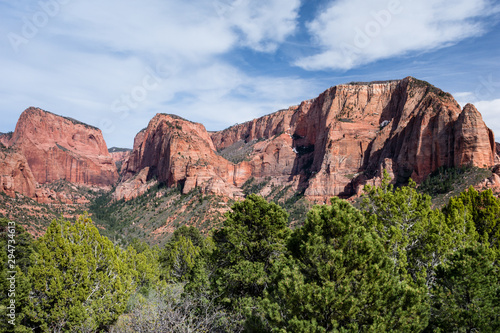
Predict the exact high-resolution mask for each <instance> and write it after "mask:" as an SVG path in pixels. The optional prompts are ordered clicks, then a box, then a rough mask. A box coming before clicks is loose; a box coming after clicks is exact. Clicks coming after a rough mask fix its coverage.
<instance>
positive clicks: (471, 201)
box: [443, 186, 500, 249]
mask: <svg viewBox="0 0 500 333" xmlns="http://www.w3.org/2000/svg"><path fill="white" fill-rule="evenodd" d="M443 212H444V213H445V215H446V216H447V220H448V224H449V225H450V227H451V228H454V229H459V228H460V229H463V232H464V233H465V234H466V235H468V238H467V240H469V241H472V240H479V241H481V242H482V243H485V244H486V243H487V244H489V246H491V247H494V248H496V249H500V199H498V198H496V197H495V196H494V195H493V192H492V191H491V189H488V190H486V191H483V192H478V191H476V190H475V189H474V188H473V187H472V186H471V187H470V188H469V190H468V191H465V192H462V193H460V195H459V196H458V197H455V198H451V199H450V201H449V203H448V205H446V206H445V207H444V208H443Z"/></svg>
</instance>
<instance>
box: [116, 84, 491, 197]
mask: <svg viewBox="0 0 500 333" xmlns="http://www.w3.org/2000/svg"><path fill="white" fill-rule="evenodd" d="M210 139H211V140H210ZM216 151H217V152H218V155H220V156H218V155H217V154H216ZM221 156H224V157H225V158H226V159H225V158H222V157H221ZM228 160H232V162H229V161H228ZM233 162H234V163H233ZM494 163H495V146H494V137H493V133H492V132H491V130H489V129H488V128H487V127H486V125H485V124H484V122H483V121H482V119H481V116H480V114H479V113H478V112H477V110H475V108H474V107H473V106H472V105H467V106H466V107H465V108H464V109H463V110H461V108H460V106H459V105H458V103H457V102H456V101H455V100H454V99H453V97H452V96H451V95H449V94H447V93H445V92H443V91H441V90H440V89H438V88H436V87H434V86H432V85H430V84H428V83H427V82H424V81H420V80H417V79H414V78H411V77H408V78H405V79H403V80H395V81H386V82H371V83H351V84H345V85H338V86H335V87H332V88H330V89H328V90H326V91H325V92H324V93H322V94H321V95H320V96H318V97H317V98H315V99H313V100H308V101H304V102H302V103H301V104H300V105H299V106H294V107H290V108H289V109H286V110H281V111H278V112H276V113H273V114H270V115H267V116H264V117H261V118H259V119H255V120H252V121H249V122H246V123H243V124H239V125H235V126H232V127H230V128H228V129H226V130H223V131H219V132H212V133H210V134H207V133H206V131H205V128H204V127H203V126H202V125H200V124H195V123H191V122H188V121H186V120H182V119H179V118H178V117H174V116H168V115H157V116H156V117H155V118H153V120H152V121H151V122H150V124H149V126H148V128H147V129H146V130H144V131H142V132H140V133H139V134H138V136H137V137H136V140H135V143H134V150H133V152H132V154H131V156H130V158H129V160H128V162H127V163H126V164H125V165H124V170H123V173H122V175H123V177H124V179H131V178H132V177H134V176H135V175H137V174H138V173H139V172H140V171H141V170H143V169H144V168H146V167H148V168H149V171H148V176H147V179H153V178H155V177H156V178H157V179H158V180H159V181H160V182H165V183H166V184H167V185H169V186H182V187H183V191H184V192H186V191H189V190H192V189H193V188H195V187H200V188H202V189H203V190H206V191H211V192H217V193H222V194H237V193H238V187H240V186H241V185H242V184H243V183H244V182H245V181H247V180H249V179H250V178H254V179H255V181H257V182H259V181H263V180H265V179H267V180H269V179H270V180H271V181H272V182H273V183H275V184H280V185H284V186H290V187H291V188H292V189H293V190H298V191H303V192H304V194H305V195H306V196H308V197H309V198H310V199H313V200H318V201H324V200H325V199H327V198H329V197H331V196H334V195H339V196H345V197H349V196H352V195H355V194H357V193H359V192H360V191H361V189H362V187H363V185H364V184H367V183H370V184H377V182H378V180H379V179H380V176H381V174H382V169H387V170H388V171H389V173H390V174H391V175H392V176H393V177H394V178H395V180H396V181H398V182H404V181H406V180H407V179H408V178H409V177H412V178H413V179H414V180H415V181H417V182H420V181H422V180H423V179H424V178H425V177H426V176H427V175H428V174H430V173H431V172H433V171H434V170H436V169H437V168H439V167H441V166H447V167H451V166H461V165H465V164H473V165H476V166H480V167H491V166H493V165H494ZM118 197H120V196H118ZM121 197H124V196H123V195H121Z"/></svg>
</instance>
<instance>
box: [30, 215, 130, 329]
mask: <svg viewBox="0 0 500 333" xmlns="http://www.w3.org/2000/svg"><path fill="white" fill-rule="evenodd" d="M36 247H37V252H36V253H35V255H34V257H33V265H32V266H31V267H30V268H29V270H28V276H29V278H30V281H31V283H32V290H31V294H30V312H29V316H30V319H31V320H32V321H33V322H34V323H35V324H36V325H37V327H36V331H39V330H40V331H43V332H51V331H68V330H69V329H70V328H74V327H79V326H82V325H84V326H85V327H87V328H89V329H94V330H95V329H103V328H105V327H107V326H109V325H110V324H112V323H113V322H114V321H115V320H116V319H117V318H118V315H119V314H121V313H122V312H123V311H124V309H125V306H126V303H127V300H128V297H129V296H130V294H131V292H132V291H133V290H134V288H135V283H134V280H133V276H134V274H133V272H132V270H131V268H130V267H129V265H128V263H127V261H126V255H125V254H124V252H123V251H122V250H120V249H119V248H118V247H115V246H113V244H112V243H111V241H110V240H109V239H107V238H106V237H103V236H101V235H100V234H99V231H98V230H97V228H96V227H95V226H94V224H93V223H92V221H91V220H90V218H89V217H88V216H82V217H80V218H79V219H78V220H77V221H76V222H75V223H74V224H71V223H70V222H69V221H65V220H63V219H62V218H61V219H59V220H54V221H53V222H52V223H51V224H50V226H49V227H48V229H47V232H46V234H45V235H44V236H43V237H41V238H40V239H39V240H38V241H37V242H36Z"/></svg>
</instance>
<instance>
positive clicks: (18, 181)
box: [0, 146, 36, 198]
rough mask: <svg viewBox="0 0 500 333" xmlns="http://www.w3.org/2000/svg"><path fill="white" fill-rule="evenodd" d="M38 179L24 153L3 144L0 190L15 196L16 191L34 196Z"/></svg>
mask: <svg viewBox="0 0 500 333" xmlns="http://www.w3.org/2000/svg"><path fill="white" fill-rule="evenodd" d="M35 189H36V180H35V177H33V173H32V172H31V169H30V167H29V165H28V161H26V158H25V157H24V155H23V154H21V153H20V152H18V151H17V150H15V149H12V148H6V147H5V146H3V147H2V148H1V149H0V192H4V193H5V194H7V195H8V196H10V197H13V198H15V197H16V192H19V193H21V194H23V195H25V196H28V197H31V198H34V197H35Z"/></svg>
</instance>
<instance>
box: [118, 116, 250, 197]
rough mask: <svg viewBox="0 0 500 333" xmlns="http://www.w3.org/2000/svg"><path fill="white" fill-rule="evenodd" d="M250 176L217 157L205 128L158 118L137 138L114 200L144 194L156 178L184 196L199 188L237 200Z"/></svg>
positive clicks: (167, 118) (237, 166) (182, 121)
mask: <svg viewBox="0 0 500 333" xmlns="http://www.w3.org/2000/svg"><path fill="white" fill-rule="evenodd" d="M145 170H147V171H145ZM249 175H250V174H249V172H248V171H247V170H246V168H245V166H244V165H242V164H240V165H234V164H232V163H230V162H229V161H227V160H225V159H224V158H222V157H220V156H218V155H217V154H216V152H215V147H214V145H213V143H212V140H211V139H210V136H209V135H208V133H207V131H206V129H205V127H204V126H203V125H201V124H198V123H193V122H190V121H187V120H184V119H182V118H180V117H177V116H173V115H167V114H157V115H156V116H155V117H154V118H153V119H152V120H151V121H150V122H149V125H148V127H147V128H146V129H145V130H143V131H141V132H140V133H139V134H138V135H137V136H136V138H135V141H134V149H133V151H132V153H131V155H130V156H129V158H128V160H127V161H125V163H124V165H123V171H122V180H123V182H122V183H121V184H119V185H118V187H117V189H116V191H115V192H114V198H115V199H127V198H132V197H135V196H137V195H140V194H142V193H144V191H146V190H147V186H144V182H146V181H149V180H151V179H152V178H154V179H157V180H158V181H160V182H163V183H166V184H167V185H168V186H177V185H180V186H182V189H183V193H187V192H189V191H191V190H192V189H193V188H195V187H198V188H200V189H201V190H203V191H207V192H211V193H219V194H223V195H228V196H234V195H239V192H240V190H239V189H238V188H237V186H240V185H241V184H242V183H243V182H244V180H246V179H247V178H248V176H249ZM240 179H243V180H240Z"/></svg>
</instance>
